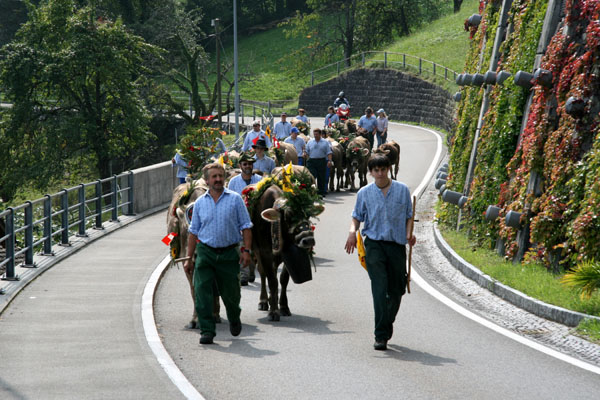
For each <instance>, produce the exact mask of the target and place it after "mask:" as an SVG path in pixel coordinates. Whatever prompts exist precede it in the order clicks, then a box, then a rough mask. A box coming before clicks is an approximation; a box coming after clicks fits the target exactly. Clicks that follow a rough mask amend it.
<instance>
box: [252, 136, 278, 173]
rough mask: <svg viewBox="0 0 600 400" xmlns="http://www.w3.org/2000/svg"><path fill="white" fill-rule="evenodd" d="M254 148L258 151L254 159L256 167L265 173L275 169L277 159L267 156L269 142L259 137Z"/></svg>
mask: <svg viewBox="0 0 600 400" xmlns="http://www.w3.org/2000/svg"><path fill="white" fill-rule="evenodd" d="M252 148H253V149H254V151H255V152H256V155H255V156H254V159H255V160H256V161H255V162H254V169H257V170H259V171H262V172H263V173H265V174H270V173H271V172H272V171H273V170H274V169H275V160H273V159H272V158H271V157H269V156H267V155H266V154H265V152H266V151H267V143H266V141H265V140H264V139H259V140H258V141H257V142H256V144H254V145H252Z"/></svg>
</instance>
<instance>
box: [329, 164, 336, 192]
mask: <svg viewBox="0 0 600 400" xmlns="http://www.w3.org/2000/svg"><path fill="white" fill-rule="evenodd" d="M334 186H335V168H333V167H331V168H329V191H330V192H333V191H334V190H335V187H334Z"/></svg>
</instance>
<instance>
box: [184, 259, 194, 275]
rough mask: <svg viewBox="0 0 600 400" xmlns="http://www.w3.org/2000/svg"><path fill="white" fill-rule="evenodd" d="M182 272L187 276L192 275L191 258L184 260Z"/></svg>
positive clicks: (192, 265)
mask: <svg viewBox="0 0 600 400" xmlns="http://www.w3.org/2000/svg"><path fill="white" fill-rule="evenodd" d="M183 270H184V271H185V273H186V274H188V275H192V273H193V272H194V264H193V263H192V258H191V257H190V258H188V259H187V260H185V262H184V263H183Z"/></svg>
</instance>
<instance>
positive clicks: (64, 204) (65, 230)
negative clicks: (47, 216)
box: [60, 189, 69, 246]
mask: <svg viewBox="0 0 600 400" xmlns="http://www.w3.org/2000/svg"><path fill="white" fill-rule="evenodd" d="M60 203H61V208H62V213H61V224H60V225H61V229H62V232H61V235H60V244H61V245H63V246H68V245H69V192H67V189H63V190H62V194H61V196H60Z"/></svg>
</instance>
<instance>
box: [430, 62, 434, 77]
mask: <svg viewBox="0 0 600 400" xmlns="http://www.w3.org/2000/svg"><path fill="white" fill-rule="evenodd" d="M431 65H433V76H435V63H434V62H433V61H432V62H431Z"/></svg>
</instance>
